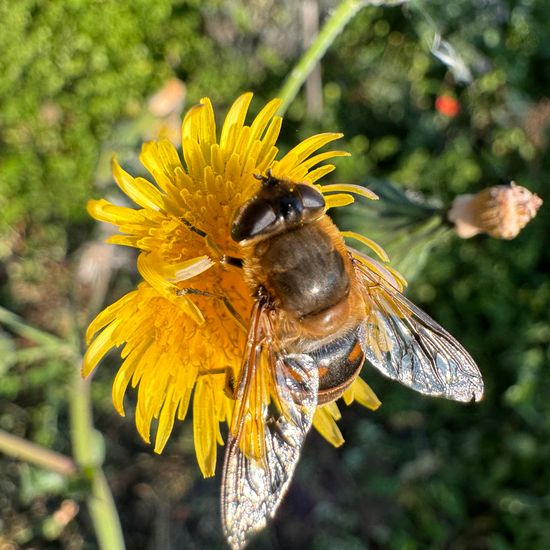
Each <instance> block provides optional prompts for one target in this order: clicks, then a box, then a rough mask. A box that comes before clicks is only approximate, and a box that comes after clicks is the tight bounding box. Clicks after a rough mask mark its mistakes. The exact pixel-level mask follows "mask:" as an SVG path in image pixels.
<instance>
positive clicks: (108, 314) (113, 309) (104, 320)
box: [86, 290, 137, 344]
mask: <svg viewBox="0 0 550 550" xmlns="http://www.w3.org/2000/svg"><path fill="white" fill-rule="evenodd" d="M136 295H137V291H135V290H134V291H132V292H128V294H125V295H124V296H123V297H122V298H120V299H119V300H117V301H116V302H115V303H114V304H111V305H110V306H108V307H106V308H105V309H104V310H103V311H102V312H101V313H99V314H98V315H97V316H96V318H95V319H94V320H93V321H92V322H91V323H90V326H89V327H88V329H87V330H86V343H87V344H89V343H90V341H91V339H92V337H93V335H94V334H95V333H96V332H97V331H98V330H101V329H102V328H103V327H105V326H107V325H108V324H109V323H111V322H112V321H114V320H115V319H116V318H117V316H118V315H119V313H120V312H121V311H122V309H123V308H124V307H125V306H126V305H128V304H129V303H131V302H132V300H133V299H134V298H135V297H136Z"/></svg>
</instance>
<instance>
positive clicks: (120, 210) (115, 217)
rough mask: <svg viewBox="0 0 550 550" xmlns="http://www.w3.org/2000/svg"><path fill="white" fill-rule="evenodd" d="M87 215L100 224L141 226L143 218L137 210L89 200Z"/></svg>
mask: <svg viewBox="0 0 550 550" xmlns="http://www.w3.org/2000/svg"><path fill="white" fill-rule="evenodd" d="M86 208H87V210H88V214H90V216H92V218H95V219H96V220H99V221H100V222H107V223H112V224H113V225H122V224H124V223H135V224H143V222H144V217H143V215H142V213H141V211H139V210H134V209H133V208H127V207H126V206H116V205H114V204H112V203H110V202H109V201H106V200H105V199H99V200H90V201H88V204H87V205H86Z"/></svg>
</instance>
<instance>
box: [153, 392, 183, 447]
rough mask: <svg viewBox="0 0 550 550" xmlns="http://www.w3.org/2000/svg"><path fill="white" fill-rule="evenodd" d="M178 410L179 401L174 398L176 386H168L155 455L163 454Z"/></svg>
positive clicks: (158, 429)
mask: <svg viewBox="0 0 550 550" xmlns="http://www.w3.org/2000/svg"><path fill="white" fill-rule="evenodd" d="M177 408H178V401H177V400H176V399H175V397H174V385H173V384H168V391H167V394H166V397H165V398H164V405H163V407H162V410H161V412H160V417H159V423H158V427H157V436H156V438H155V453H158V454H160V453H162V450H163V449H164V447H165V445H166V442H167V441H168V438H169V437H170V434H171V433H172V429H173V427H174V420H175V416H176V410H177Z"/></svg>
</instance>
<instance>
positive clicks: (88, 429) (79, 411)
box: [69, 369, 125, 550]
mask: <svg viewBox="0 0 550 550" xmlns="http://www.w3.org/2000/svg"><path fill="white" fill-rule="evenodd" d="M69 399H70V401H69V410H70V421H71V440H72V445H73V455H74V458H75V461H76V463H77V464H78V466H79V467H80V468H82V470H83V471H84V472H85V473H86V475H87V476H88V478H89V479H90V481H91V494H90V495H89V496H88V498H87V504H88V508H89V510H90V515H91V517H92V522H93V524H94V530H95V533H96V536H97V539H98V543H99V547H100V548H101V549H102V550H124V548H125V546H124V538H123V536H122V529H121V527H120V521H119V518H118V513H117V509H116V506H115V502H114V500H113V496H112V494H111V491H110V489H109V485H108V483H107V480H106V478H105V475H104V473H103V471H102V469H101V466H100V464H99V460H98V459H97V457H98V455H99V453H98V449H97V447H98V443H99V444H100V443H101V436H100V435H99V434H98V433H97V432H96V431H95V430H94V427H93V420H92V404H91V397H90V383H89V381H88V380H83V379H82V377H81V375H80V371H79V369H75V372H74V373H73V380H72V384H71V389H70V398H69Z"/></svg>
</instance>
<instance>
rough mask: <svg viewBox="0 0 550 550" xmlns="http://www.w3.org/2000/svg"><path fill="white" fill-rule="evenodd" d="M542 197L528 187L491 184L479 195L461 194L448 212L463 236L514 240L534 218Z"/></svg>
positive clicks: (457, 231)
mask: <svg viewBox="0 0 550 550" xmlns="http://www.w3.org/2000/svg"><path fill="white" fill-rule="evenodd" d="M541 205H542V199H541V198H540V197H539V196H538V195H536V194H535V193H531V191H529V190H528V189H526V188H525V187H521V186H520V185H517V184H516V183H515V182H511V183H510V185H495V186H493V187H488V188H487V189H484V190H483V191H480V192H479V193H476V194H475V195H459V196H458V197H456V198H455V200H454V202H453V205H452V207H451V209H450V210H449V213H448V218H449V221H451V222H453V223H454V224H455V231H456V233H457V234H458V236H459V237H462V238H463V239H469V238H470V237H473V236H474V235H477V234H478V233H487V234H488V235H491V237H496V238H497V239H513V238H514V237H517V235H518V234H519V232H520V231H521V230H522V229H523V228H524V227H525V226H526V225H527V223H528V222H529V221H530V220H532V219H533V218H534V217H535V216H536V214H537V211H538V209H539V208H540V206H541Z"/></svg>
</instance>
